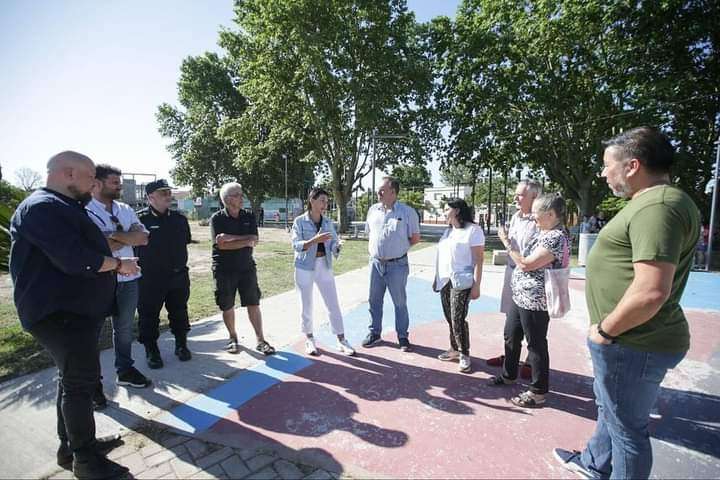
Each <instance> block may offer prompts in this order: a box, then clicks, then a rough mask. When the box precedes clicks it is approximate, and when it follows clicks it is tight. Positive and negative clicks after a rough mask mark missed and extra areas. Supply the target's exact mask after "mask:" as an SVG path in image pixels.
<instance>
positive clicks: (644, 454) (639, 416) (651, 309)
mask: <svg viewBox="0 0 720 480" xmlns="http://www.w3.org/2000/svg"><path fill="white" fill-rule="evenodd" d="M673 157H674V151H673V147H672V145H671V143H670V141H669V140H668V138H667V137H666V136H665V135H663V134H662V133H660V132H659V131H658V130H656V129H654V128H649V127H638V128H633V129H631V130H627V131H625V132H623V133H621V134H620V135H618V136H616V137H615V138H612V139H611V140H609V141H607V142H605V152H604V154H603V170H602V176H603V177H604V178H605V180H606V181H607V184H608V186H609V187H610V189H611V190H612V191H613V193H614V194H615V195H616V196H618V197H621V198H628V199H629V200H630V201H629V202H628V203H627V204H626V205H625V207H623V209H622V210H620V212H618V213H617V214H616V215H615V216H614V217H613V218H612V220H610V221H609V222H608V224H607V225H605V228H603V229H602V230H601V231H600V233H599V235H598V238H597V240H596V241H595V244H594V245H593V248H592V249H591V250H590V255H589V256H588V259H587V267H586V270H587V273H586V278H587V280H586V283H585V294H586V299H587V304H588V311H589V313H590V322H591V325H590V329H589V332H588V339H587V345H588V348H589V349H590V358H591V360H592V364H593V373H594V375H595V380H594V384H593V390H594V391H595V403H597V406H598V418H597V425H596V427H595V433H594V434H593V436H592V437H591V438H590V440H589V441H588V443H587V445H586V447H585V449H584V450H583V451H582V452H578V451H571V450H564V449H560V448H556V449H555V450H554V455H555V457H556V459H557V460H558V461H559V462H560V463H561V464H562V465H563V466H564V467H566V468H567V469H569V470H571V471H573V472H576V473H578V474H580V475H583V476H585V477H586V478H608V477H609V478H648V477H649V476H650V471H651V469H652V449H651V445H650V438H649V437H650V435H649V432H648V423H649V418H650V412H651V409H652V408H653V405H654V404H655V402H656V400H657V396H658V391H659V390H660V384H661V383H662V381H663V378H665V375H666V373H667V371H668V370H670V369H672V368H675V366H677V365H678V363H680V361H681V360H682V359H683V358H684V357H685V355H686V353H687V351H688V349H689V348H690V332H689V329H688V322H687V320H686V318H685V314H684V313H683V310H682V307H681V306H680V298H681V297H682V294H683V291H684V290H685V285H686V284H687V280H688V276H689V274H690V268H691V267H692V263H693V256H694V253H695V244H696V242H697V238H698V232H699V231H700V215H699V211H698V208H697V206H696V205H695V204H694V203H693V201H692V200H691V199H690V197H689V196H688V195H687V194H686V193H685V192H683V191H682V190H680V189H679V188H677V187H675V186H673V185H671V184H670V169H671V167H672V164H673Z"/></svg>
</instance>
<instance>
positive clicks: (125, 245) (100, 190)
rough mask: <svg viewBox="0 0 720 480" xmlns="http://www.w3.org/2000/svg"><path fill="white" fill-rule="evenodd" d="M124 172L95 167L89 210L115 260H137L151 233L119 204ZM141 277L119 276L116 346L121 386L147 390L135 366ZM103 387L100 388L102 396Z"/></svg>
mask: <svg viewBox="0 0 720 480" xmlns="http://www.w3.org/2000/svg"><path fill="white" fill-rule="evenodd" d="M121 175H122V172H121V171H120V170H119V169H117V168H115V167H112V166H110V165H97V166H96V167H95V180H96V184H95V188H94V189H93V198H92V200H90V203H88V205H87V207H85V208H86V209H87V211H88V216H89V217H90V218H91V219H92V221H93V222H95V224H96V225H97V226H98V227H99V228H100V230H101V231H102V232H103V233H104V234H105V238H106V239H107V242H108V244H109V246H110V250H112V253H113V256H114V257H134V254H133V247H134V246H137V245H147V242H148V231H147V230H146V229H145V226H144V225H143V224H142V223H140V220H139V219H138V217H137V215H135V212H134V211H133V209H132V208H130V206H129V205H127V204H125V203H122V202H118V199H119V198H120V195H121V193H122V180H121ZM140 276H141V273H137V274H134V275H120V274H118V276H117V282H118V283H117V289H116V291H115V309H114V312H113V316H112V326H113V344H114V346H115V370H116V371H117V384H118V385H123V386H128V387H135V388H144V387H147V386H148V385H150V384H151V383H152V382H151V381H150V380H149V379H148V378H146V377H145V375H143V374H142V373H140V372H139V371H138V370H137V369H136V368H135V367H134V366H133V365H134V361H133V358H132V341H133V320H134V319H135V309H136V308H137V302H138V291H139V290H138V278H140ZM101 388H102V386H100V389H99V392H102V390H101ZM103 400H104V397H103V396H102V395H101V394H100V393H98V394H96V398H95V406H96V408H102V407H103V406H104V405H103Z"/></svg>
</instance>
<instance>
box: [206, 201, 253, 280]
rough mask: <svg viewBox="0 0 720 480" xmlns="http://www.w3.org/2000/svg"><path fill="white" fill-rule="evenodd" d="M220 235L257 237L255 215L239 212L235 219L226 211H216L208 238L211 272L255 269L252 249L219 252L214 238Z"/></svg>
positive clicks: (211, 220)
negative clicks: (209, 241)
mask: <svg viewBox="0 0 720 480" xmlns="http://www.w3.org/2000/svg"><path fill="white" fill-rule="evenodd" d="M221 233H227V234H229V235H257V234H258V229H257V223H256V222H255V215H253V214H251V213H249V212H247V211H245V210H240V213H239V214H238V216H237V218H235V217H233V216H232V215H230V214H229V213H228V211H227V209H225V208H223V209H222V210H218V211H217V212H215V213H214V214H213V216H212V217H211V218H210V237H211V239H212V242H213V245H212V260H213V262H212V266H213V271H223V272H227V271H248V270H252V269H254V268H255V260H253V248H252V247H244V248H239V249H237V250H220V249H219V248H218V246H217V243H215V237H216V236H217V235H219V234H221Z"/></svg>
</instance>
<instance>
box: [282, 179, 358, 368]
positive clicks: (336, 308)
mask: <svg viewBox="0 0 720 480" xmlns="http://www.w3.org/2000/svg"><path fill="white" fill-rule="evenodd" d="M327 205H328V193H327V192H326V191H325V190H323V189H322V188H318V187H315V188H313V189H312V190H310V194H309V195H308V210H307V212H306V213H304V214H303V215H300V216H299V217H297V218H295V221H294V222H293V226H292V245H293V249H294V250H295V286H296V287H297V290H298V291H299V292H300V298H301V300H302V332H303V333H304V334H305V337H306V338H305V352H306V353H307V354H308V355H319V352H318V349H317V345H316V343H315V337H314V335H313V287H314V285H317V287H318V290H319V291H320V295H321V296H322V298H323V301H324V302H325V307H326V308H327V311H328V316H329V317H330V328H331V329H332V332H333V334H335V335H337V339H338V340H337V349H338V351H340V353H343V354H345V355H354V354H355V350H354V349H353V348H352V347H351V346H350V344H349V343H348V341H347V339H346V338H345V329H344V326H343V318H342V312H341V311H340V304H339V302H338V296H337V289H336V288H335V276H334V274H333V269H332V262H333V258H337V256H338V255H339V253H340V242H339V240H338V236H337V232H336V231H335V226H334V224H333V222H332V220H331V219H329V218H327V217H326V216H325V215H324V214H325V211H326V210H327Z"/></svg>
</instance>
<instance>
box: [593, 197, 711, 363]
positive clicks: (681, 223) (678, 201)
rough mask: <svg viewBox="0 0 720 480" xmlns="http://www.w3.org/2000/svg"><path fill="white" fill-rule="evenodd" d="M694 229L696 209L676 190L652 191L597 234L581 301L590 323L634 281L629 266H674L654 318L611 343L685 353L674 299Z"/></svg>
mask: <svg viewBox="0 0 720 480" xmlns="http://www.w3.org/2000/svg"><path fill="white" fill-rule="evenodd" d="M699 228H700V216H699V212H698V209H697V207H696V206H695V204H694V203H693V201H692V200H691V199H690V197H689V196H688V195H687V194H686V193H685V192H683V191H682V190H680V189H678V188H676V187H672V186H669V185H664V186H660V187H654V188H651V189H649V190H647V191H645V192H643V193H641V194H640V195H637V196H636V197H635V198H633V199H632V200H630V201H629V202H628V203H627V205H625V207H624V208H623V209H622V210H621V211H620V212H618V214H617V215H615V217H613V219H612V220H610V221H609V222H608V223H607V225H605V228H603V229H602V230H600V233H599V234H598V237H597V239H596V240H595V243H594V244H593V247H592V249H591V250H590V254H589V255H588V259H587V267H586V277H587V281H586V283H585V294H586V295H585V296H586V299H587V304H588V311H589V313H590V321H591V322H592V323H599V322H600V321H602V320H603V319H604V318H605V317H607V316H608V315H609V314H610V312H612V311H613V310H614V309H615V307H616V306H617V304H618V303H619V302H620V299H621V298H622V297H623V295H624V294H625V291H626V290H627V289H628V287H629V286H630V284H631V283H632V281H633V279H634V278H635V271H634V268H633V264H634V263H635V262H642V261H657V262H669V263H672V264H673V265H675V266H676V269H675V275H674V277H673V282H672V287H671V291H670V296H669V297H668V299H667V300H666V301H665V303H664V304H663V305H662V306H661V307H660V310H659V311H658V312H657V313H656V314H655V316H653V317H652V318H651V319H650V320H649V321H647V322H645V323H643V324H642V325H638V326H637V327H635V328H633V329H631V330H628V331H627V332H624V333H623V334H621V335H620V336H619V337H618V339H617V341H618V343H621V344H624V345H628V346H631V347H633V348H636V349H638V350H642V351H652V352H668V353H672V352H683V351H686V350H687V349H688V348H689V347H690V333H689V329H688V324H687V320H686V319H685V314H684V313H683V311H682V308H681V307H680V298H681V297H682V293H683V291H684V289H685V285H686V283H687V279H688V276H689V274H690V268H691V267H692V262H693V256H694V253H695V252H694V250H695V243H696V241H697V234H698V233H697V232H698V231H699Z"/></svg>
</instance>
